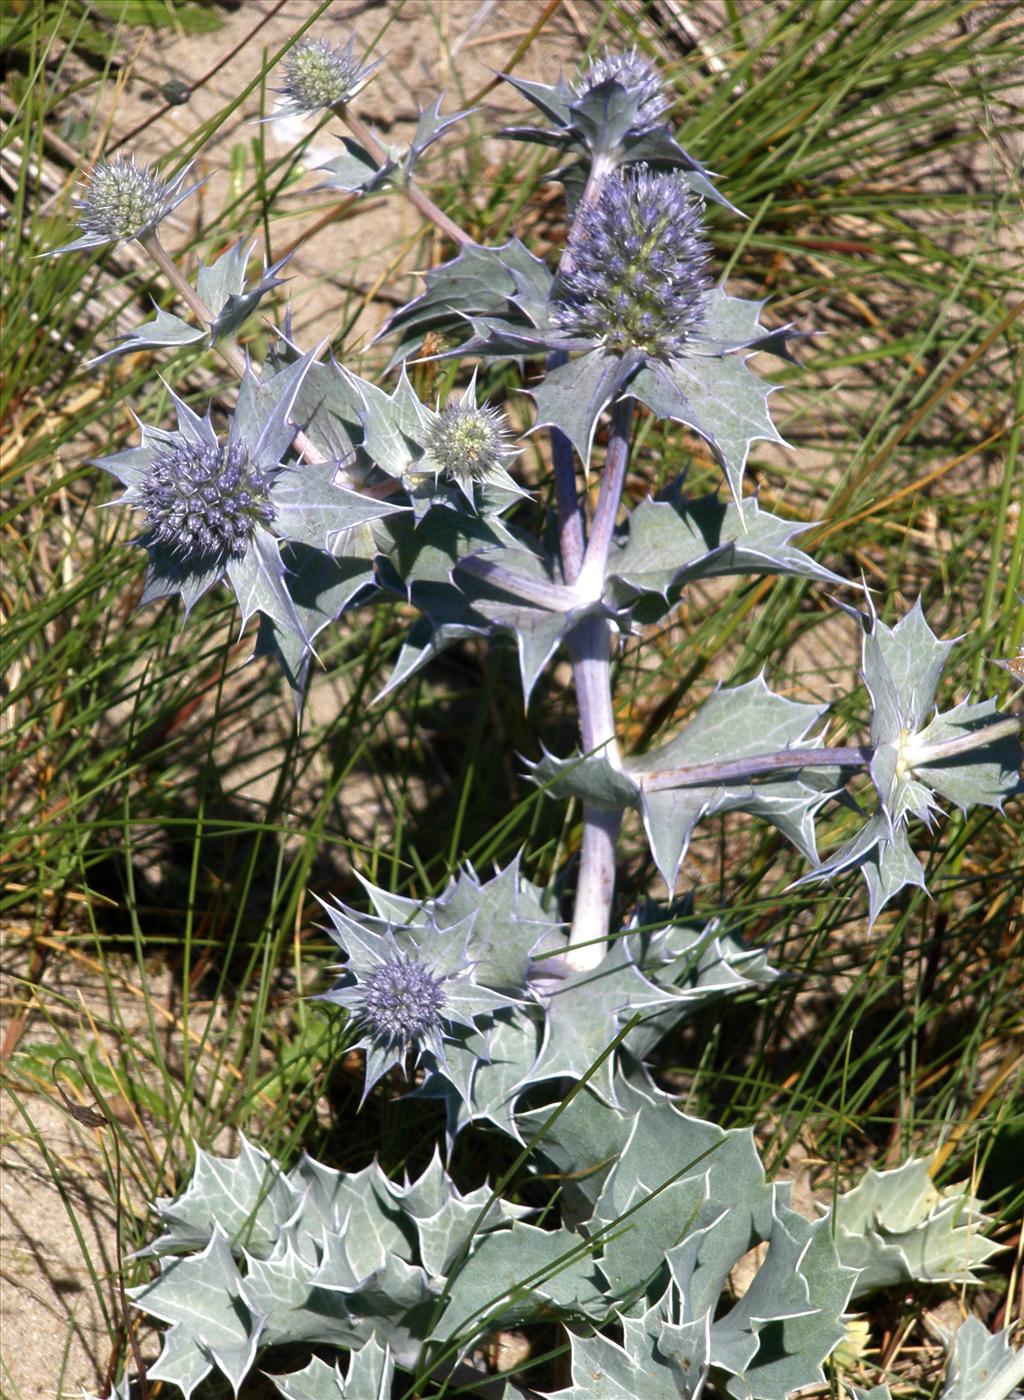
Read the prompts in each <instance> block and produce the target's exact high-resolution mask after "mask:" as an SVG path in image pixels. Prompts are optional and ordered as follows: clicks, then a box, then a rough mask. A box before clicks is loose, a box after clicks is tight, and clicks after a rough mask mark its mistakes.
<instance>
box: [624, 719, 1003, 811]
mask: <svg viewBox="0 0 1024 1400" xmlns="http://www.w3.org/2000/svg"><path fill="white" fill-rule="evenodd" d="M1022 728H1024V719H1022V718H1021V717H1020V716H1019V715H1010V716H1007V717H1005V718H1003V719H999V720H996V722H995V723H994V724H988V725H985V727H984V728H982V729H972V730H970V731H968V732H967V733H966V734H958V735H957V736H956V738H953V739H943V740H941V741H940V742H939V743H937V744H922V745H921V746H920V747H915V745H914V742H913V740H912V739H911V740H909V741H907V743H906V744H905V746H904V748H903V750H902V753H903V758H904V762H905V763H906V765H907V767H908V768H912V769H917V768H927V767H928V766H929V765H931V764H933V763H941V762H942V760H943V759H945V758H956V757H957V755H958V754H962V753H970V752H971V751H972V750H973V749H983V748H986V747H987V746H988V745H989V744H995V743H998V741H999V740H1000V739H1009V738H1012V737H1013V736H1014V735H1017V734H1019V733H1020V732H1021V729H1022ZM876 752H877V747H876V746H875V745H873V744H848V745H844V746H842V747H839V748H832V749H826V748H802V749H797V748H794V749H777V750H775V751H774V752H772V753H759V754H751V755H750V757H749V758H734V759H728V760H726V761H725V762H714V763H688V764H684V765H682V766H680V767H678V768H658V769H652V770H651V771H650V772H649V773H637V772H635V771H634V773H633V777H634V778H635V779H636V781H637V782H638V783H639V785H640V786H641V787H642V788H643V789H644V790H645V791H646V792H664V791H666V790H667V789H670V788H685V787H708V786H710V785H711V784H713V783H732V782H742V781H743V779H745V778H757V777H761V776H763V775H765V774H771V773H783V772H787V771H789V770H790V769H793V768H867V767H869V766H870V764H871V761H872V759H873V758H874V756H875V754H876Z"/></svg>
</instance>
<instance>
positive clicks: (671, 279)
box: [554, 165, 711, 360]
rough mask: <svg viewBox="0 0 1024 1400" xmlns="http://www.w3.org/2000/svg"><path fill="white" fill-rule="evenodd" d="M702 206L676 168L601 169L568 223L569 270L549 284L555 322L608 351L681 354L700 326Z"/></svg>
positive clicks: (704, 260)
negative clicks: (588, 198) (666, 171)
mask: <svg viewBox="0 0 1024 1400" xmlns="http://www.w3.org/2000/svg"><path fill="white" fill-rule="evenodd" d="M703 209H704V205H703V201H702V200H700V199H698V198H697V197H696V196H695V195H694V194H693V193H692V192H691V190H690V188H689V186H688V185H687V184H686V183H685V181H683V180H681V179H680V178H679V177H678V176H676V175H662V174H658V173H656V172H654V171H651V170H649V169H648V168H647V166H646V165H640V166H637V167H635V168H633V169H630V170H628V171H626V172H625V173H623V172H619V171H616V172H615V173H614V174H613V175H610V176H609V177H608V179H607V180H606V181H605V183H604V185H603V186H602V189H601V193H600V195H599V196H598V198H597V199H596V200H595V202H594V203H593V204H591V205H590V206H589V207H587V208H585V209H583V210H581V212H580V215H579V218H578V220H577V224H576V229H575V233H574V235H573V240H572V244H571V245H570V251H571V253H572V269H571V271H570V272H569V273H568V275H567V276H565V277H563V278H562V279H561V280H560V282H558V283H556V286H555V297H554V300H555V306H554V315H555V319H556V321H557V323H558V324H559V325H560V326H561V327H562V329H563V330H564V331H565V332H566V333H567V334H568V335H569V336H571V337H573V338H574V339H575V338H580V339H584V340H589V341H592V342H595V343H600V344H603V345H605V346H606V347H607V348H608V349H609V350H612V351H614V352H616V353H621V354H625V353H626V352H627V351H630V350H637V351H640V352H641V353H642V354H643V355H645V356H650V357H652V358H655V359H661V360H670V359H673V358H676V357H678V356H679V355H681V354H682V353H683V352H684V351H685V350H686V348H687V347H688V346H689V345H690V343H691V342H692V341H693V339H694V337H695V336H696V335H697V334H699V332H700V329H701V325H702V322H703V316H704V304H705V299H706V297H707V293H708V290H709V288H710V285H711V283H710V279H709V277H708V275H707V271H706V269H707V265H708V262H709V260H710V257H711V249H710V247H709V245H708V242H707V240H706V238H705V237H704V235H703V226H702V215H703Z"/></svg>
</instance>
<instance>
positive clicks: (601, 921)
mask: <svg viewBox="0 0 1024 1400" xmlns="http://www.w3.org/2000/svg"><path fill="white" fill-rule="evenodd" d="M612 169H613V167H612V166H611V165H610V164H608V163H607V162H606V161H605V160H604V159H602V158H600V157H598V158H597V159H595V160H594V161H592V163H591V166H590V171H589V173H588V175H587V183H586V186H585V187H584V190H583V194H582V195H581V196H580V202H579V204H578V205H577V207H576V214H575V217H574V219H573V224H572V228H571V229H570V230H569V236H568V238H567V239H566V244H565V247H564V248H563V249H562V256H561V260H560V261H559V264H558V273H559V276H560V277H565V276H566V275H567V274H568V273H569V272H571V271H572V266H573V236H574V234H575V232H576V228H577V226H578V222H579V217H580V213H581V212H582V211H583V210H585V209H586V208H588V207H589V206H590V205H591V204H593V203H594V201H595V200H596V199H597V198H598V196H599V195H600V193H601V187H602V185H603V184H604V182H605V179H606V178H607V176H608V175H609V174H610V173H611V171H612ZM568 358H569V357H568V355H566V354H565V353H564V352H561V351H557V352H554V353H552V354H550V355H549V356H548V358H547V372H548V373H549V374H550V373H551V371H552V370H554V369H557V368H558V366H559V365H562V364H565V362H566V360H567V359H568ZM631 417H632V401H631V400H630V401H629V402H628V407H626V406H624V405H623V404H619V405H617V406H616V410H615V418H614V420H613V427H612V439H611V442H610V444H609V447H608V461H607V462H606V466H605V473H606V475H605V479H604V481H603V482H602V489H601V496H600V498H599V501H598V513H599V515H600V520H601V521H602V522H603V521H604V520H605V518H606V517H607V516H608V515H609V514H610V516H611V523H612V525H614V523H615V515H616V512H617V511H618V506H619V496H620V494H621V491H622V481H623V479H624V477H625V472H626V465H627V463H628V461H629V425H630V420H631ZM617 429H618V431H617ZM613 453H614V454H615V460H614V464H613ZM551 465H552V470H553V472H554V478H555V505H556V508H557V511H558V536H559V546H560V549H561V555H562V576H563V578H564V579H565V582H566V583H567V584H568V585H569V586H570V587H572V585H573V584H575V583H576V581H577V580H578V579H579V578H580V576H581V574H582V571H583V568H584V565H585V562H587V563H588V577H590V576H591V575H592V574H593V573H594V571H595V570H596V569H597V567H598V561H599V560H600V569H601V572H602V573H603V571H604V559H607V551H608V542H609V541H610V539H611V532H610V529H609V530H608V532H607V539H606V540H605V543H604V544H603V546H602V545H601V544H600V543H598V544H596V546H595V552H593V553H591V551H590V550H589V549H587V548H586V532H585V529H584V514H583V507H582V505H581V501H580V495H579V490H578V488H577V484H576V459H575V457H574V455H573V447H572V443H571V442H570V441H569V439H568V437H566V435H565V433H563V432H562V431H561V429H560V428H552V429H551ZM616 481H617V483H618V484H617V486H616ZM597 524H598V515H597V514H595V526H596V525H597ZM600 529H601V532H602V534H603V533H604V525H603V524H602V525H601V526H600ZM602 548H603V551H604V555H603V558H602V557H601V551H602ZM611 641H612V630H611V626H610V624H609V623H608V622H607V621H606V620H605V619H604V618H601V617H588V618H585V619H584V621H583V622H581V623H580V624H579V625H578V626H577V627H575V628H574V629H573V630H572V632H570V633H569V636H568V638H567V643H568V647H569V655H570V657H571V658H572V670H573V681H574V683H575V686H576V696H577V701H578V704H579V715H580V737H581V740H582V743H583V751H584V753H588V754H589V753H595V752H599V753H601V754H602V755H603V756H604V757H605V758H607V759H608V761H609V763H612V764H614V765H615V766H616V767H618V765H619V748H618V743H617V741H616V738H615V716H614V712H613V710H612V695H611ZM621 824H622V813H621V811H609V810H608V809H606V808H601V807H593V806H591V805H590V804H589V803H584V806H583V837H582V841H581V843H580V864H579V875H578V878H577V881H576V901H575V904H574V906H573V916H572V929H571V931H570V934H569V947H568V950H567V952H566V957H565V960H566V962H567V963H568V965H569V966H570V967H571V968H573V969H574V970H575V971H578V972H585V971H588V970H589V969H591V968H594V967H596V966H597V965H598V964H599V963H600V961H601V959H602V958H603V957H604V955H605V952H606V950H607V940H608V924H609V919H610V916H611V908H612V898H613V896H614V894H615V844H616V841H617V840H618V835H619V827H620V826H621Z"/></svg>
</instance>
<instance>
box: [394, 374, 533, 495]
mask: <svg viewBox="0 0 1024 1400" xmlns="http://www.w3.org/2000/svg"><path fill="white" fill-rule="evenodd" d="M422 418H423V420H424V435H423V436H424V454H423V457H422V458H421V459H420V461H419V462H417V464H416V468H415V473H416V474H417V475H422V474H425V473H427V472H430V473H432V474H433V476H434V478H435V480H436V479H443V480H445V481H448V482H451V483H452V485H454V486H457V487H458V488H459V490H460V491H461V492H462V494H463V495H464V496H465V498H466V499H467V500H468V501H469V503H470V505H473V504H474V491H475V489H476V488H478V487H481V486H497V487H500V488H502V489H503V490H504V491H508V492H512V493H514V494H515V495H523V494H525V493H523V492H522V490H521V488H520V487H519V486H517V485H516V482H515V481H514V480H513V478H512V477H511V476H510V475H509V472H508V466H509V464H510V463H511V461H512V459H513V458H514V457H515V456H516V455H517V453H518V449H517V448H515V447H513V446H512V442H513V435H512V432H511V430H510V428H509V424H508V419H507V418H506V417H505V415H504V413H502V412H501V410H500V409H497V408H491V406H490V405H489V404H487V403H482V404H478V403H477V401H476V375H475V374H474V375H473V379H472V381H471V382H470V384H469V385H468V387H467V388H466V389H465V391H464V392H463V393H462V395H461V397H459V398H458V399H454V398H453V399H450V400H449V401H448V403H446V404H445V406H444V408H442V409H439V410H438V411H436V412H435V411H434V410H432V409H429V408H426V407H424V408H423V411H422Z"/></svg>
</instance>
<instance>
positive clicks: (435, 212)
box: [331, 102, 473, 247]
mask: <svg viewBox="0 0 1024 1400" xmlns="http://www.w3.org/2000/svg"><path fill="white" fill-rule="evenodd" d="M331 111H332V112H334V114H335V115H336V116H339V117H340V118H341V119H342V121H343V122H344V123H345V125H346V126H347V127H348V129H349V131H351V133H352V135H353V136H354V137H355V138H356V140H357V141H358V142H359V144H360V145H361V146H362V147H363V149H364V150H365V151H366V152H367V153H368V154H369V155H370V156H371V157H372V159H373V160H375V161H376V162H377V164H378V165H383V164H384V163H385V161H386V160H387V159H388V153H387V150H386V149H385V147H384V146H383V145H382V143H381V142H380V141H378V140H377V138H376V136H374V134H373V132H372V131H371V130H370V128H369V127H368V126H367V125H366V123H365V122H364V121H363V119H362V118H361V117H357V116H356V114H355V112H353V111H351V110H350V108H349V106H348V103H347V102H336V103H335V104H334V106H333V107H332V108H331ZM395 183H396V187H397V188H398V189H400V190H401V191H402V193H403V194H404V195H405V197H406V199H407V200H408V201H409V203H410V204H411V205H412V206H413V208H414V209H416V210H417V211H418V212H419V213H420V214H422V215H423V217H424V218H425V219H426V220H428V221H429V222H430V223H432V224H434V226H435V227H436V228H439V229H440V230H441V232H442V233H443V234H445V235H446V237H448V238H450V239H451V240H452V242H453V243H457V244H458V245H459V246H460V247H462V246H464V245H465V244H467V243H472V242H473V240H472V238H470V236H469V234H468V233H467V232H466V230H465V229H463V228H459V226H458V224H457V223H455V221H454V220H453V219H450V218H449V217H448V215H447V214H446V213H445V212H444V210H443V209H439V208H438V207H437V205H436V204H435V203H434V201H433V200H432V199H431V198H430V196H429V195H426V194H424V193H423V191H422V190H421V189H420V187H419V185H417V184H416V182H415V181H414V180H413V178H412V176H409V177H408V179H406V180H404V181H400V180H396V182H395Z"/></svg>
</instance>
